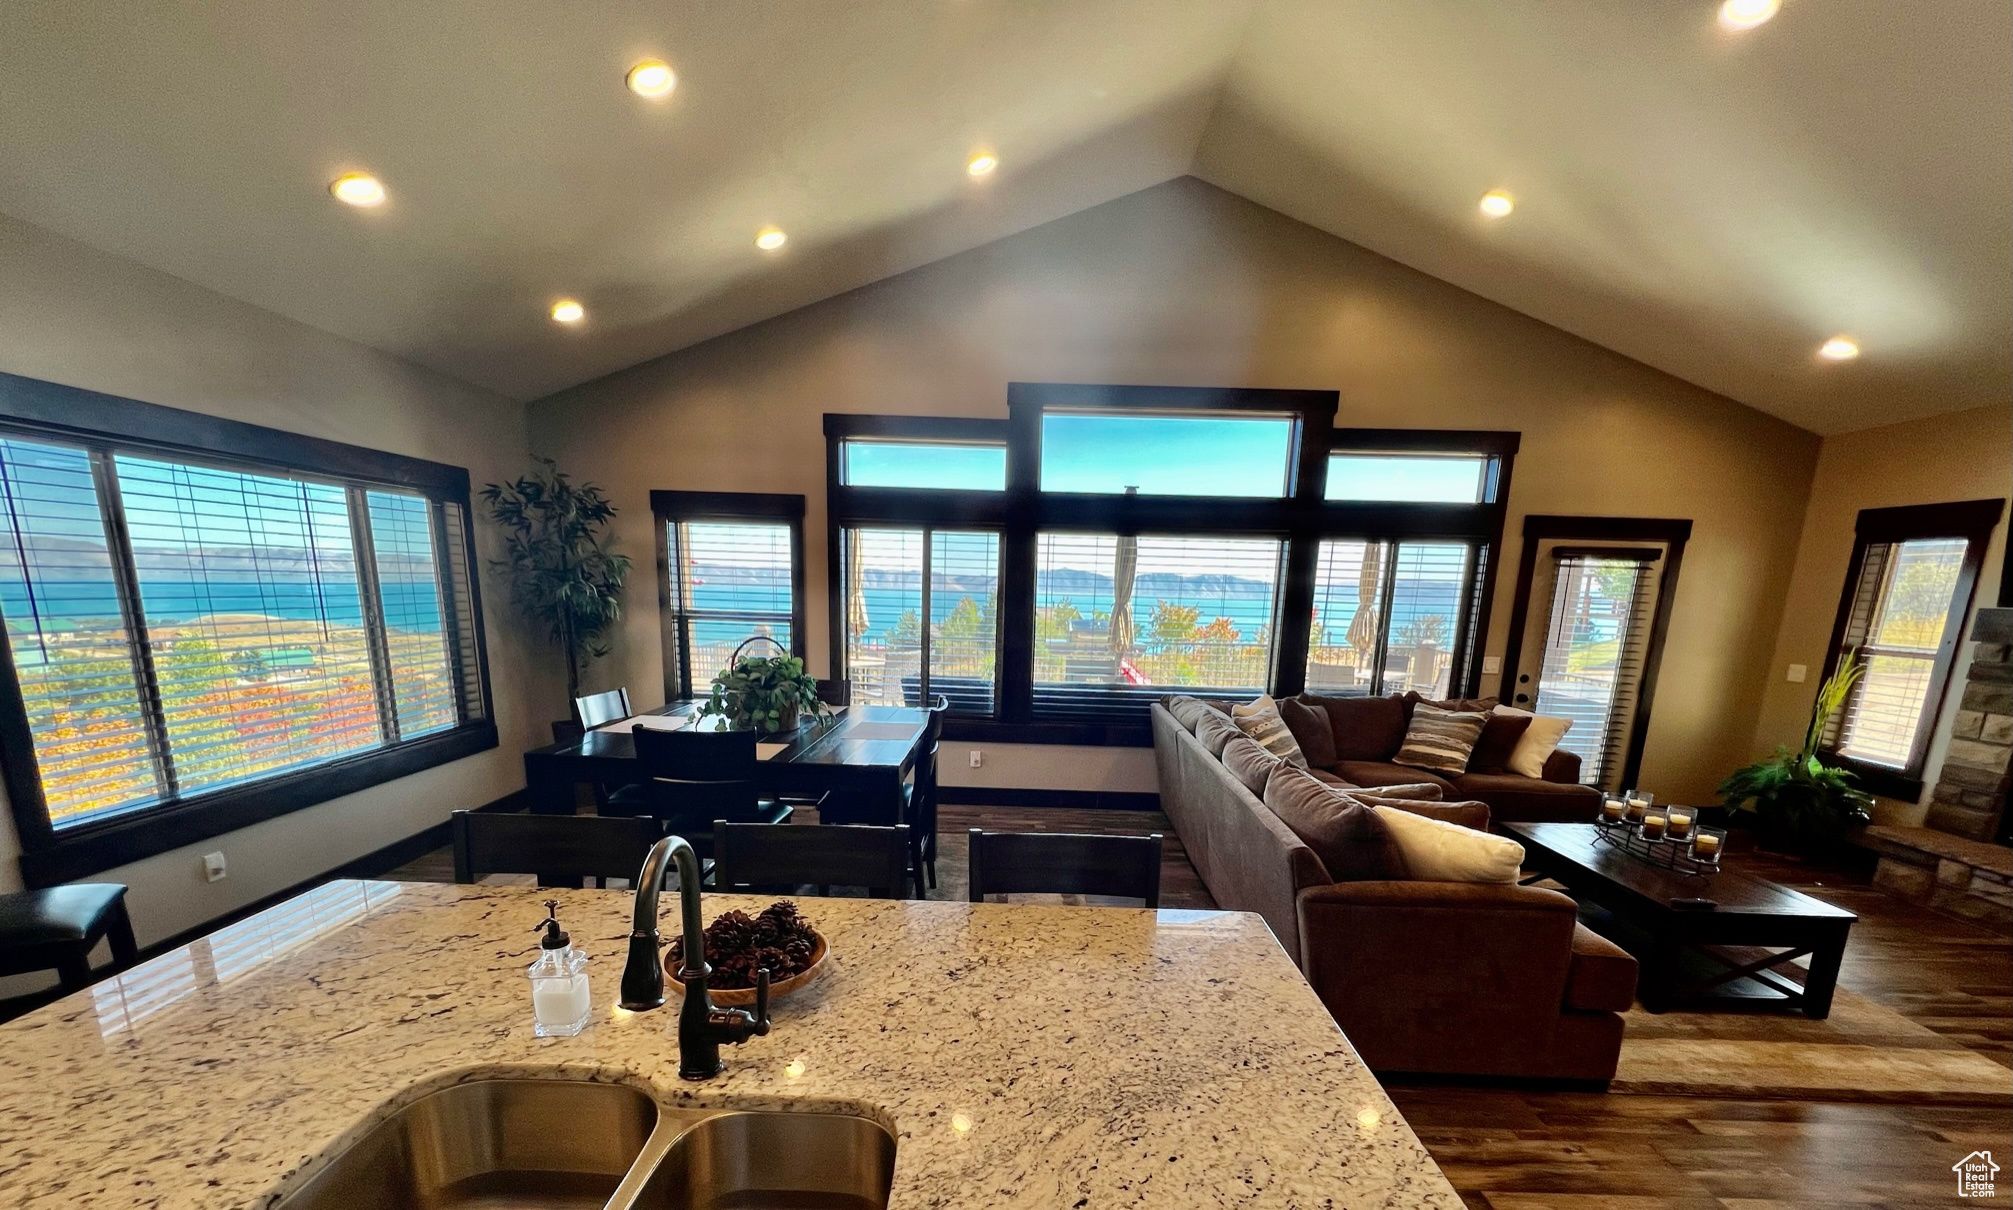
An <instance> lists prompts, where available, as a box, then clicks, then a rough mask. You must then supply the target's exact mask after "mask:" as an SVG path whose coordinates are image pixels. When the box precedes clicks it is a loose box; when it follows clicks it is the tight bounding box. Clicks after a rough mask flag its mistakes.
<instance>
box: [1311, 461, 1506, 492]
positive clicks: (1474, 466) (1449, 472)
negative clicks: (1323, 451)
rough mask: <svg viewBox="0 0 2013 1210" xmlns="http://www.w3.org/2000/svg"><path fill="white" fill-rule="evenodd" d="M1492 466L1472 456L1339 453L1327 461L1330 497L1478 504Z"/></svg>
mask: <svg viewBox="0 0 2013 1210" xmlns="http://www.w3.org/2000/svg"><path fill="white" fill-rule="evenodd" d="M1487 463H1488V459H1486V458H1480V457H1475V456H1472V455H1462V456H1459V457H1452V458H1435V457H1420V456H1417V455H1411V454H1335V455H1332V456H1330V457H1329V459H1328V498H1329V499H1330V500H1391V501H1397V502H1401V503H1411V504H1421V503H1450V504H1475V503H1479V502H1480V501H1481V499H1482V470H1483V467H1484V466H1486V465H1487Z"/></svg>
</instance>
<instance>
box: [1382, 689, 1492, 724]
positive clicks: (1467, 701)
mask: <svg viewBox="0 0 2013 1210" xmlns="http://www.w3.org/2000/svg"><path fill="white" fill-rule="evenodd" d="M1400 700H1402V701H1403V702H1404V703H1405V721H1407V722H1410V721H1411V719H1412V711H1413V710H1414V709H1415V708H1416V707H1417V706H1418V705H1419V703H1420V702H1424V703H1426V704H1427V705H1428V706H1433V707H1435V708H1437V709H1440V710H1458V711H1460V712H1461V713H1463V714H1487V713H1488V712H1489V711H1491V710H1493V709H1495V708H1496V703H1497V702H1498V701H1500V700H1502V699H1500V698H1494V697H1450V698H1447V699H1446V700H1445V701H1437V702H1436V701H1434V700H1433V699H1432V698H1430V697H1426V696H1423V695H1422V694H1421V693H1420V692H1419V691H1418V690H1417V689H1407V690H1406V691H1405V696H1404V697H1403V698H1401V699H1400Z"/></svg>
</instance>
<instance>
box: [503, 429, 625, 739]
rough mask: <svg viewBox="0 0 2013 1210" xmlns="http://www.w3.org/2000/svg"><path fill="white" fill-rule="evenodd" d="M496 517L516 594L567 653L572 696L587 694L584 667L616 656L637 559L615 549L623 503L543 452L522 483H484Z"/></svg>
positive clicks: (569, 695)
mask: <svg viewBox="0 0 2013 1210" xmlns="http://www.w3.org/2000/svg"><path fill="white" fill-rule="evenodd" d="M482 500H483V503H484V504H486V505H487V506H488V508H489V519H490V520H491V521H494V522H495V523H496V524H497V526H498V527H499V528H501V529H502V530H503V534H504V553H505V555H506V557H505V558H503V559H500V560H496V561H494V562H493V564H492V565H493V566H494V567H495V568H496V569H497V571H498V572H499V573H500V574H502V575H505V576H507V577H508V579H509V582H510V599H511V601H512V602H513V603H514V604H515V605H516V606H517V607H518V609H520V610H522V611H523V613H524V615H525V616H526V617H528V618H530V619H531V620H532V621H533V622H535V623H536V624H538V625H540V626H542V627H544V628H545V629H546V631H547V634H548V636H549V637H550V638H551V640H552V641H553V642H555V643H557V644H558V645H559V649H560V650H561V651H562V652H564V653H565V655H566V697H567V700H568V701H569V702H571V701H573V700H574V699H576V698H578V697H579V696H580V666H581V664H582V663H584V662H586V661H587V660H593V659H599V658H601V657H602V656H604V655H607V654H608V645H607V643H606V641H605V639H606V637H607V634H608V630H609V628H610V627H611V626H613V625H614V624H615V622H616V620H617V619H619V618H620V617H621V616H622V585H623V583H624V581H626V580H627V579H628V578H629V559H628V557H627V556H626V555H618V554H616V553H615V552H614V551H613V550H611V549H610V545H611V543H610V537H609V534H608V526H609V523H610V522H611V521H613V520H614V518H615V506H614V505H612V504H610V503H609V502H608V497H607V495H605V494H604V493H603V492H602V490H601V489H600V488H598V487H596V486H594V485H593V484H592V483H582V484H579V485H578V486H576V485H575V484H574V483H573V482H572V480H570V479H568V478H567V477H566V475H565V474H563V473H561V471H560V469H559V466H558V464H557V463H555V462H553V461H552V459H550V458H541V459H539V460H538V465H537V467H535V468H534V469H533V470H532V472H531V473H530V474H528V475H524V476H520V477H519V478H518V480H517V481H516V482H515V483H502V484H498V483H491V484H488V485H486V486H484V487H483V489H482Z"/></svg>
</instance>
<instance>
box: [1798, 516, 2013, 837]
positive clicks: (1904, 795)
mask: <svg viewBox="0 0 2013 1210" xmlns="http://www.w3.org/2000/svg"><path fill="white" fill-rule="evenodd" d="M2005 510H2006V501H2005V500H2004V499H1998V500H1961V501H1955V502H1952V503H1946V504H1909V505H1902V506H1899V507H1895V508H1867V509H1861V510H1860V513H1859V517H1858V519H1857V521H1856V522H1855V523H1854V525H1853V535H1852V557H1851V559H1850V561H1849V562H1847V564H1846V567H1845V580H1844V583H1843V584H1842V585H1841V586H1840V587H1839V594H1838V613H1837V615H1836V617H1835V618H1834V619H1833V621H1832V624H1831V639H1830V642H1829V643H1828V644H1827V646H1826V648H1825V656H1824V675H1823V676H1821V677H1819V678H1818V684H1820V685H1821V684H1823V683H1824V682H1825V681H1828V680H1830V679H1831V676H1832V674H1833V673H1835V672H1836V671H1838V664H1839V661H1840V660H1841V659H1842V658H1843V657H1844V655H1845V652H1844V649H1843V648H1844V644H1845V632H1846V628H1847V627H1848V626H1849V625H1850V623H1851V620H1852V601H1853V596H1854V592H1853V590H1854V588H1855V587H1857V585H1858V583H1859V578H1860V575H1861V574H1862V573H1863V572H1864V570H1865V566H1866V548H1867V547H1868V546H1869V545H1873V544H1878V543H1897V542H1909V541H1916V540H1921V539H1934V538H1962V539H1964V540H1965V546H1964V561H1963V562H1962V563H1961V564H1959V566H1958V569H1957V584H1956V586H1955V588H1954V589H1953V590H1952V592H1951V600H1950V610H1949V613H1948V614H1947V615H1946V616H1945V618H1944V622H1943V639H1942V642H1941V643H1940V644H1938V646H1937V650H1936V660H1935V662H1934V663H1933V664H1932V665H1931V666H1930V672H1929V688H1928V691H1927V693H1926V694H1925V695H1924V697H1923V702H1922V716H1921V720H1920V722H1919V723H1918V724H1917V727H1916V733H1915V744H1914V750H1913V751H1912V752H1911V753H1910V756H1909V762H1908V764H1907V765H1906V766H1904V767H1903V768H1901V769H1898V770H1897V769H1893V768H1890V767H1889V766H1886V765H1876V764H1873V763H1871V762H1868V761H1863V760H1857V759H1854V758H1853V757H1850V756H1846V755H1844V754H1842V753H1840V752H1837V751H1835V750H1834V749H1832V748H1831V747H1829V746H1828V745H1827V746H1825V747H1822V748H1820V749H1819V752H1820V753H1821V754H1822V755H1823V756H1824V758H1825V759H1826V760H1828V761H1830V762H1832V763H1834V764H1837V765H1840V766H1842V767H1844V768H1846V769H1848V770H1850V771H1851V772H1852V773H1853V774H1854V775H1855V776H1857V777H1858V778H1859V784H1860V786H1861V787H1862V788H1863V789H1866V790H1868V791H1870V792H1872V793H1874V794H1880V795H1884V796H1886V797H1888V798H1895V799H1900V800H1902V801H1905V802H1915V801H1918V800H1919V799H1920V798H1921V797H1922V789H1923V771H1924V768H1925V766H1926V765H1927V764H1928V761H1929V749H1930V747H1931V746H1932V745H1933V744H1934V742H1935V739H1936V729H1937V728H1938V727H1939V726H1941V725H1942V721H1943V699H1944V697H1945V695H1946V694H1947V693H1948V692H1949V689H1950V670H1951V668H1952V666H1953V665H1954V664H1955V662H1956V658H1957V648H1958V644H1959V643H1961V642H1962V641H1963V639H1964V632H1965V629H1966V625H1967V623H1968V622H1969V620H1970V617H1971V606H1972V604H1973V603H1974V602H1975V600H1976V598H1977V595H1978V573H1979V571H1980V570H1981V569H1982V568H1983V567H1984V565H1985V553H1986V549H1987V548H1988V547H1989V546H1990V545H1991V544H1992V531H1993V530H1995V529H1997V528H1998V526H1999V519H2000V517H2001V516H2002V515H2003V514H2004V513H2005Z"/></svg>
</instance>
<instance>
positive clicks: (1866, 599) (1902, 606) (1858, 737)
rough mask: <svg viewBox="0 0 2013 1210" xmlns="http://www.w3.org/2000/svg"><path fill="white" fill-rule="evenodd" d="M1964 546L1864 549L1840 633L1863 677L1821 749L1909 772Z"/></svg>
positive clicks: (1934, 541)
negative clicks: (1856, 656)
mask: <svg viewBox="0 0 2013 1210" xmlns="http://www.w3.org/2000/svg"><path fill="white" fill-rule="evenodd" d="M1967 547H1968V543H1967V541H1966V540H1965V539H1963V538H1924V539H1916V540H1911V541H1905V542H1869V543H1867V545H1866V547H1865V554H1864V557H1863V558H1862V560H1861V562H1860V571H1859V578H1858V580H1857V581H1856V582H1855V583H1854V585H1853V588H1852V603H1851V607H1850V609H1849V611H1848V613H1847V615H1846V623H1845V632H1844V635H1843V645H1844V649H1845V650H1846V651H1852V650H1855V649H1856V650H1857V651H1858V653H1859V659H1860V660H1861V661H1862V663H1863V664H1864V666H1865V674H1864V675H1863V676H1862V677H1861V678H1860V681H1859V683H1858V685H1856V686H1855V687H1854V688H1853V692H1852V696H1851V697H1849V698H1848V699H1847V700H1846V704H1845V708H1844V709H1843V710H1841V711H1839V712H1838V714H1837V715H1836V716H1834V718H1833V719H1832V721H1831V723H1830V725H1829V728H1828V730H1827V734H1826V740H1827V746H1828V747H1830V748H1832V749H1833V750H1834V751H1836V752H1838V753H1840V754H1841V755H1844V756H1849V757H1852V758H1854V759H1855V760H1863V761H1867V762H1870V763H1872V764H1877V765H1885V766H1889V767H1892V768H1896V769H1905V768H1909V767H1912V765H1913V764H1914V761H1915V759H1916V757H1917V755H1918V752H1917V749H1918V746H1919V745H1920V743H1921V741H1922V738H1923V736H1922V731H1923V727H1922V720H1923V718H1924V715H1925V713H1926V712H1927V710H1928V707H1929V705H1930V702H1929V688H1930V682H1931V679H1932V677H1933V675H1934V672H1935V668H1936V658H1937V655H1938V653H1939V650H1940V648H1941V647H1942V644H1943V638H1944V630H1945V628H1946V627H1947V626H1948V624H1949V617H1950V608H1951V597H1952V595H1953V594H1954V593H1955V592H1956V590H1957V577H1958V572H1959V569H1960V568H1961V567H1962V565H1963V562H1964V556H1965V552H1966V549H1967Z"/></svg>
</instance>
